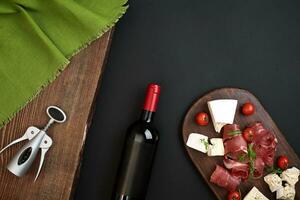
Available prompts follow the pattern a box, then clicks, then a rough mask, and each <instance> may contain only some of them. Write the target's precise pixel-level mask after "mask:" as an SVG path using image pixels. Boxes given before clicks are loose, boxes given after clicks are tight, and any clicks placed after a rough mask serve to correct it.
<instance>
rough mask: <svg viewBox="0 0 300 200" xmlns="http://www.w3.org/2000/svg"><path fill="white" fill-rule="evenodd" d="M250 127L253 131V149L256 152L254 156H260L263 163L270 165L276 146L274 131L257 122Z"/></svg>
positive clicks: (272, 161)
mask: <svg viewBox="0 0 300 200" xmlns="http://www.w3.org/2000/svg"><path fill="white" fill-rule="evenodd" d="M250 128H251V129H252V130H253V132H254V137H253V149H254V151H255V152H256V157H257V158H261V159H262V160H263V162H264V164H265V165H267V166H272V165H273V163H274V157H275V150H276V146H277V139H276V137H275V135H274V133H272V132H271V131H269V130H267V129H265V128H264V127H263V125H262V124H261V123H259V122H258V123H255V124H253V125H252V126H250Z"/></svg>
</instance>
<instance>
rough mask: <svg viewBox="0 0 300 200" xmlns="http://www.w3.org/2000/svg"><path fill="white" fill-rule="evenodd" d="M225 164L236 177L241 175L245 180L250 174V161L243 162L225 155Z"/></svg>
mask: <svg viewBox="0 0 300 200" xmlns="http://www.w3.org/2000/svg"><path fill="white" fill-rule="evenodd" d="M223 163H224V166H225V167H226V168H227V169H229V170H230V171H231V174H232V175H233V176H236V177H240V178H242V179H243V180H245V179H247V178H248V176H249V165H248V163H242V162H238V161H235V160H232V159H230V158H227V157H226V156H225V158H224V160H223Z"/></svg>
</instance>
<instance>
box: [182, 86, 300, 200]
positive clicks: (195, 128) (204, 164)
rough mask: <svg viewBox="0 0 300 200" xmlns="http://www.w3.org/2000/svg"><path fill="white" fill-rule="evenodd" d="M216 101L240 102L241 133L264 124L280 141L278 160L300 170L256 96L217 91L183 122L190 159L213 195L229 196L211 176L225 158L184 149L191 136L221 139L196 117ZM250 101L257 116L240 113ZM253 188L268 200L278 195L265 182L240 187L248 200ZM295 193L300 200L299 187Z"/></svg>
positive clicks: (231, 90) (197, 104)
mask: <svg viewBox="0 0 300 200" xmlns="http://www.w3.org/2000/svg"><path fill="white" fill-rule="evenodd" d="M214 99H236V100H238V107H237V112H236V115H235V121H234V122H235V123H237V124H239V125H240V126H241V129H243V128H244V127H245V126H246V125H248V124H250V123H252V122H255V121H261V122H263V124H264V126H265V127H266V128H267V129H269V130H271V131H273V132H274V133H275V135H276V137H277V139H278V146H277V152H276V156H278V155H281V154H285V155H287V156H288V157H289V160H290V166H295V167H297V168H298V169H300V160H299V157H298V156H297V154H296V153H295V152H294V150H293V149H292V147H291V146H290V145H289V144H288V142H287V141H286V139H285V137H284V135H283V134H282V133H281V131H280V130H279V129H278V127H277V126H276V124H275V123H274V121H273V120H272V118H271V117H270V116H269V114H268V113H267V112H266V110H265V109H264V108H263V106H262V105H261V104H260V102H259V101H258V99H257V98H256V97H255V96H254V95H253V94H251V93H250V92H248V91H246V90H242V89H237V88H222V89H218V90H214V91H212V92H210V93H208V94H206V95H205V96H203V97H201V98H200V99H199V100H197V101H196V102H195V103H194V104H193V105H192V106H191V108H190V109H189V110H188V112H187V114H186V116H185V118H184V122H183V132H182V133H183V142H184V146H185V148H186V150H187V153H188V155H189V157H190V158H191V160H192V162H193V163H194V165H195V166H196V168H197V169H198V171H199V172H200V174H201V175H202V177H203V178H204V180H205V181H206V182H207V184H208V185H209V187H210V188H211V189H212V191H213V192H214V194H215V195H216V197H217V198H218V199H220V200H221V199H222V200H225V199H226V197H227V194H228V192H227V191H226V190H225V189H223V188H221V187H219V186H217V185H215V184H213V183H211V182H210V181H209V179H210V175H211V174H212V172H213V171H214V170H215V167H216V165H217V164H219V165H222V163H223V162H222V161H223V157H222V156H219V157H209V156H207V155H206V154H203V153H201V152H199V151H196V150H194V149H191V148H189V147H187V146H186V145H185V144H186V142H187V139H188V136H189V134H190V133H202V134H204V135H207V136H208V137H209V138H211V137H222V135H221V134H220V133H216V132H215V131H214V128H213V125H212V122H211V123H209V125H208V126H199V125H197V124H196V123H195V115H196V114H197V113H198V112H200V111H204V112H207V113H209V110H208V107H207V101H210V100H214ZM247 101H250V102H252V103H253V104H254V105H255V107H256V112H255V114H253V115H252V116H247V117H246V116H243V115H242V114H241V112H240V110H239V109H240V108H241V106H242V105H243V104H244V103H245V102H247ZM253 186H256V187H257V188H258V189H259V190H260V191H261V192H262V193H263V194H264V195H266V196H267V197H268V198H269V199H276V198H275V196H276V193H271V192H270V190H269V188H268V185H267V184H266V183H265V182H264V181H263V178H260V179H255V180H248V181H246V182H242V183H241V184H240V186H239V189H240V190H241V193H242V196H245V195H246V194H247V193H248V192H249V190H250V189H251V188H252V187H253ZM296 191H297V192H296V198H295V199H300V183H297V184H296Z"/></svg>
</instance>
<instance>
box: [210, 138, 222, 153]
mask: <svg viewBox="0 0 300 200" xmlns="http://www.w3.org/2000/svg"><path fill="white" fill-rule="evenodd" d="M210 143H211V144H210V145H208V151H207V155H208V156H224V144H223V139H222V138H211V139H210Z"/></svg>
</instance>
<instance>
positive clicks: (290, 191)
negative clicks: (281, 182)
mask: <svg viewBox="0 0 300 200" xmlns="http://www.w3.org/2000/svg"><path fill="white" fill-rule="evenodd" d="M295 195H296V191H295V187H294V186H293V185H289V184H288V183H286V184H285V187H282V188H280V189H279V190H277V191H276V199H282V200H294V199H295Z"/></svg>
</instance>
